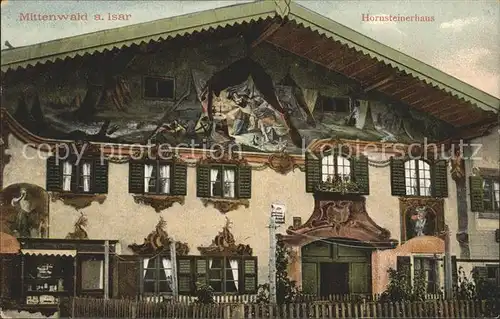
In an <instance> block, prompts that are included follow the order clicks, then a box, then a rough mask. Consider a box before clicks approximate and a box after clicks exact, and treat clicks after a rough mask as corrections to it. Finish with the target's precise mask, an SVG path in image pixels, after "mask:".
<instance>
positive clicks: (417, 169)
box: [405, 160, 431, 196]
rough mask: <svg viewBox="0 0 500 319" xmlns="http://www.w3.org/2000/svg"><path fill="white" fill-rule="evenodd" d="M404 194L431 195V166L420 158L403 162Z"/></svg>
mask: <svg viewBox="0 0 500 319" xmlns="http://www.w3.org/2000/svg"><path fill="white" fill-rule="evenodd" d="M405 178H406V179H405V186H406V195H411V196H431V168H430V165H429V164H428V163H426V162H424V161H422V160H410V161H407V162H405Z"/></svg>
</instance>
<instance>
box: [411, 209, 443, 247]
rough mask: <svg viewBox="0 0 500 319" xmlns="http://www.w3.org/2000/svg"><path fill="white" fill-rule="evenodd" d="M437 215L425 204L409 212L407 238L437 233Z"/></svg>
mask: <svg viewBox="0 0 500 319" xmlns="http://www.w3.org/2000/svg"><path fill="white" fill-rule="evenodd" d="M435 224H436V221H435V216H433V214H432V211H431V210H429V209H428V208H427V207H425V206H419V207H416V208H415V209H414V210H413V211H411V212H409V214H408V217H407V223H406V240H409V239H411V238H413V237H418V236H432V235H434V233H435V228H436V227H435V226H436V225H435Z"/></svg>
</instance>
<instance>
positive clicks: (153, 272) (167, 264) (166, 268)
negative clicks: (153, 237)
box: [141, 256, 172, 295]
mask: <svg viewBox="0 0 500 319" xmlns="http://www.w3.org/2000/svg"><path fill="white" fill-rule="evenodd" d="M141 268H142V269H141V270H142V271H141V293H142V294H146V295H148V294H149V295H152V294H154V295H161V294H170V293H172V262H171V260H170V259H169V258H166V257H161V256H157V257H154V258H144V259H143V260H142V267H141Z"/></svg>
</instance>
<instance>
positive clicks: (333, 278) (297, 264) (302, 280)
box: [281, 194, 397, 295]
mask: <svg viewBox="0 0 500 319" xmlns="http://www.w3.org/2000/svg"><path fill="white" fill-rule="evenodd" d="M314 196H315V205H314V211H313V213H312V215H311V216H310V217H309V219H308V220H307V221H306V222H305V223H303V224H302V223H301V222H298V223H297V224H296V225H294V226H291V227H289V228H288V229H287V231H286V234H285V235H282V236H281V240H282V241H283V242H284V243H285V245H287V246H289V247H291V248H292V251H293V257H292V258H291V259H290V265H289V275H290V277H291V278H292V279H293V280H295V281H296V282H297V283H298V284H299V286H302V290H303V291H304V292H306V293H310V294H315V295H331V294H347V293H349V294H355V293H359V294H364V293H370V292H371V291H372V283H371V277H372V268H371V257H372V252H373V251H374V250H380V249H387V248H394V247H395V246H396V245H397V241H396V240H394V239H391V234H390V232H389V231H388V230H387V229H384V228H382V227H380V226H378V225H377V224H376V223H375V222H374V221H373V220H372V219H371V218H370V216H368V213H367V211H366V208H365V198H364V197H363V196H358V195H335V196H334V195H331V194H329V195H327V196H326V198H324V197H323V195H321V194H314Z"/></svg>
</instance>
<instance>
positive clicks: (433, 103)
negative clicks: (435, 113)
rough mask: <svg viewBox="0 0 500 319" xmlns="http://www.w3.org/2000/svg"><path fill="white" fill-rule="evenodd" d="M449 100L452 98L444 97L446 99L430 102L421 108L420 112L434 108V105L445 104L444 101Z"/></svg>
mask: <svg viewBox="0 0 500 319" xmlns="http://www.w3.org/2000/svg"><path fill="white" fill-rule="evenodd" d="M451 98H452V97H451V96H449V95H448V96H446V97H444V98H442V99H440V100H437V101H435V102H432V103H431V104H427V105H424V106H422V110H427V109H429V108H431V107H432V106H434V105H436V104H439V103H443V102H445V101H448V100H450V99H451Z"/></svg>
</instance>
